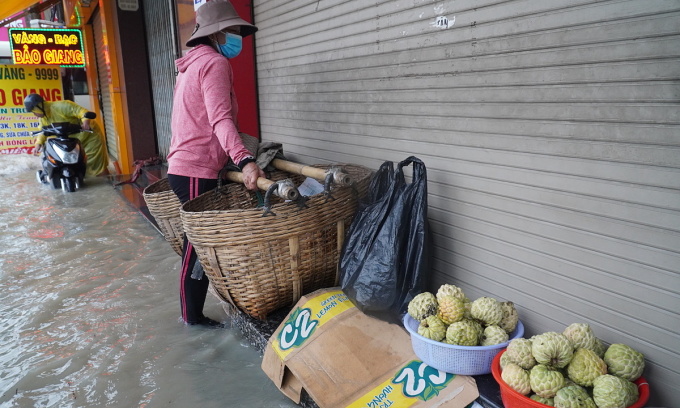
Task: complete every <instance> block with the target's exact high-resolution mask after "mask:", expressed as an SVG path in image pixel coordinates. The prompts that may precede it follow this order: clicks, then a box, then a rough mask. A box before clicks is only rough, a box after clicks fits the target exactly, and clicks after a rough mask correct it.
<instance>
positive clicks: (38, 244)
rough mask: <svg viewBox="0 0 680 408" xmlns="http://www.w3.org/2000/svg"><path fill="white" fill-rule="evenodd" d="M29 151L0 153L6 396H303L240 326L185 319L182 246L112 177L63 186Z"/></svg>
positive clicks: (120, 401)
mask: <svg viewBox="0 0 680 408" xmlns="http://www.w3.org/2000/svg"><path fill="white" fill-rule="evenodd" d="M10 159H11V160H10ZM26 159H32V160H33V161H34V163H35V164H37V161H38V159H37V158H34V157H28V158H26ZM33 161H31V162H30V163H29V164H25V163H23V162H22V163H19V164H17V163H16V162H17V160H14V158H11V157H8V156H0V169H2V171H0V189H1V191H2V195H1V196H0V407H2V408H9V407H21V408H24V407H59V408H64V407H122V408H127V407H146V408H152V407H187V408H188V407H202V408H209V407H250V408H256V407H267V408H269V407H296V406H297V405H295V404H293V403H292V402H291V401H290V400H289V399H288V398H286V397H285V396H283V394H281V392H280V391H278V390H277V389H276V387H275V386H274V385H273V383H272V382H271V381H270V380H269V379H268V378H267V377H266V376H265V374H264V373H263V372H262V370H261V368H260V363H261V361H262V358H261V356H260V355H259V353H258V352H257V351H256V350H255V349H254V348H252V347H251V346H249V345H248V343H247V341H246V340H245V339H244V338H243V337H242V335H241V333H240V332H239V331H238V330H237V329H208V328H203V327H189V326H185V325H184V324H183V323H181V321H180V310H179V299H178V269H179V262H180V258H179V256H177V255H176V254H175V253H174V252H173V251H172V249H171V248H170V245H169V244H168V243H167V242H166V241H165V240H164V239H163V238H162V236H161V235H160V234H159V233H158V232H157V231H156V230H155V229H154V228H153V227H152V226H151V225H150V224H149V223H148V221H146V220H145V219H144V218H143V217H142V216H141V215H140V214H139V213H137V211H135V210H134V209H133V208H132V207H130V206H129V205H128V204H127V203H126V202H125V201H124V200H123V199H122V198H121V197H120V196H119V195H118V193H117V192H116V191H115V190H114V189H113V187H112V186H111V184H110V183H109V182H108V181H107V180H106V179H105V178H90V179H86V186H85V187H84V188H82V189H81V190H79V191H77V192H75V193H64V192H62V191H61V190H53V189H51V188H50V187H48V186H46V185H39V184H38V183H37V181H36V178H35V169H31V168H30V167H31V165H32V163H33ZM22 166H23V167H22ZM205 314H206V315H207V316H209V317H211V318H214V319H216V320H224V319H225V318H226V317H225V313H224V311H223V310H222V307H221V305H220V304H219V302H218V301H217V300H216V299H215V298H214V297H213V296H212V295H210V294H208V299H207V301H206V307H205ZM227 326H228V327H229V323H228V322H227Z"/></svg>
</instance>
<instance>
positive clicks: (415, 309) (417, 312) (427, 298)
mask: <svg viewBox="0 0 680 408" xmlns="http://www.w3.org/2000/svg"><path fill="white" fill-rule="evenodd" d="M438 307H439V305H438V303H437V298H436V297H435V296H434V295H433V294H432V293H430V292H422V293H419V294H417V295H416V296H414V297H413V299H411V301H410V302H409V303H408V314H409V315H411V317H412V318H414V319H416V320H417V321H419V322H422V321H423V320H425V318H426V317H427V316H432V315H436V314H437V309H438Z"/></svg>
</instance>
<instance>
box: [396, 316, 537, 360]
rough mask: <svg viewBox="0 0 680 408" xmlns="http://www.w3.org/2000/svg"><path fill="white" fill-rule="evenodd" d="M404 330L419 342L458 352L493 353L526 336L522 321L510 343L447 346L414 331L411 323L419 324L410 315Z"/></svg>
mask: <svg viewBox="0 0 680 408" xmlns="http://www.w3.org/2000/svg"><path fill="white" fill-rule="evenodd" d="M403 321H404V328H406V330H407V331H408V332H409V333H410V334H411V336H413V337H415V338H416V339H418V340H422V341H424V342H427V343H430V344H432V345H435V346H440V347H445V348H450V349H457V350H475V351H487V350H488V351H491V350H497V349H501V348H504V347H507V346H508V343H510V340H512V339H514V338H519V337H522V336H523V335H524V324H522V321H521V320H518V321H517V327H515V330H513V331H512V333H510V335H509V336H508V337H509V338H508V341H506V342H503V343H499V344H494V345H493V346H458V345H455V344H447V343H442V342H441V341H434V340H432V339H428V338H427V337H424V336H421V335H420V334H418V332H417V331H414V330H413V328H411V327H410V325H411V324H413V323H411V322H414V323H417V320H416V319H414V318H413V317H411V315H409V314H408V313H406V314H404V318H403Z"/></svg>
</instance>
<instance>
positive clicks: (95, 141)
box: [35, 101, 109, 176]
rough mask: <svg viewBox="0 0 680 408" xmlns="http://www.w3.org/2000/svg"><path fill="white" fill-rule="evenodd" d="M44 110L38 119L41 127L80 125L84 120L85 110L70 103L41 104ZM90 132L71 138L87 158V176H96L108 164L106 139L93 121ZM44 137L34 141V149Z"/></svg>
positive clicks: (40, 143)
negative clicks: (66, 123)
mask: <svg viewBox="0 0 680 408" xmlns="http://www.w3.org/2000/svg"><path fill="white" fill-rule="evenodd" d="M43 104H44V109H45V116H43V117H42V118H40V125H41V126H48V125H50V124H51V123H57V122H69V123H73V124H78V125H80V124H81V123H82V120H83V119H84V116H85V114H86V113H87V112H88V110H87V109H85V108H83V107H82V106H80V105H78V104H77V103H75V102H71V101H56V102H43ZM90 130H92V132H91V133H90V132H81V133H76V134H74V135H70V136H71V137H75V138H76V139H78V140H80V143H81V145H82V146H83V150H84V152H85V155H86V156H87V170H86V174H87V175H88V176H97V175H99V174H101V173H103V172H104V171H105V170H106V168H107V166H108V164H109V157H108V153H107V151H106V139H105V138H104V134H103V133H102V131H101V128H100V127H99V123H97V122H96V121H95V120H94V119H91V120H90ZM46 139H47V138H46V136H45V135H42V134H41V135H40V136H38V138H37V139H36V141H35V145H36V147H37V146H38V145H42V144H44V143H45V140H46Z"/></svg>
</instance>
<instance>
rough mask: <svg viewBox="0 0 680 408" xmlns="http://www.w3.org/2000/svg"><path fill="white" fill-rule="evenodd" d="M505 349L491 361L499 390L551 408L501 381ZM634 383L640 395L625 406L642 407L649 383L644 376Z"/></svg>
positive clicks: (526, 402)
mask: <svg viewBox="0 0 680 408" xmlns="http://www.w3.org/2000/svg"><path fill="white" fill-rule="evenodd" d="M506 350H507V349H504V350H501V352H500V353H498V354H496V357H494V358H493V361H492V362H491V375H493V379H494V380H496V382H497V383H498V386H499V387H500V390H501V392H510V396H511V397H513V398H519V397H522V399H523V400H525V401H523V403H525V404H529V406H530V407H534V408H551V407H550V406H549V405H545V404H542V403H540V402H538V401H534V400H532V399H530V398H529V397H527V396H526V395H522V394H520V393H519V392H517V391H515V390H513V389H512V388H511V387H510V386H509V385H508V384H506V383H505V381H503V378H501V370H500V368H501V356H502V355H503V353H505V351H506ZM633 383H635V385H637V387H638V391H639V392H640V395H639V397H638V400H637V401H636V402H635V403H633V405H630V406H628V407H627V408H643V407H644V406H645V404H646V403H647V401H648V400H649V383H648V382H647V380H646V379H645V377H643V376H640V378H638V379H637V380H635V381H633Z"/></svg>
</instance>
